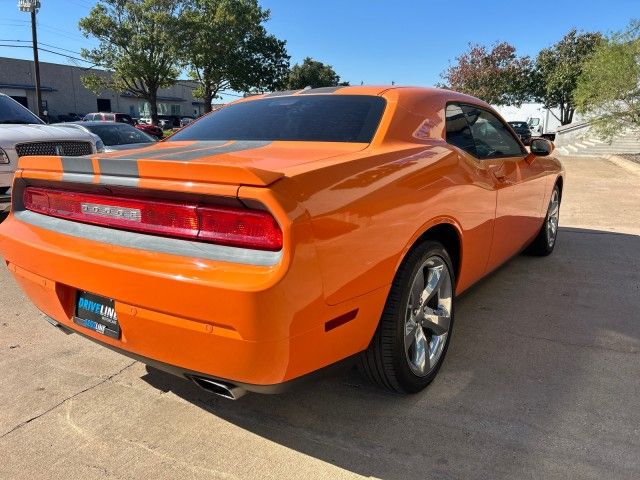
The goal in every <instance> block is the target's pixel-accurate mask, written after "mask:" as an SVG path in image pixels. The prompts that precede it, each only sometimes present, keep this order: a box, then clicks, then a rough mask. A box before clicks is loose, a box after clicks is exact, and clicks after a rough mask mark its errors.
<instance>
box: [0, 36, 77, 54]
mask: <svg viewBox="0 0 640 480" xmlns="http://www.w3.org/2000/svg"><path fill="white" fill-rule="evenodd" d="M0 42H16V43H28V44H29V45H31V43H32V42H31V40H9V39H8V38H0ZM38 43H39V44H40V45H44V46H45V47H51V48H55V49H56V50H62V51H63V52H69V53H75V54H76V55H82V54H81V53H80V52H76V51H75V50H69V49H67V48H62V47H58V46H56V45H51V44H50V43H44V42H38Z"/></svg>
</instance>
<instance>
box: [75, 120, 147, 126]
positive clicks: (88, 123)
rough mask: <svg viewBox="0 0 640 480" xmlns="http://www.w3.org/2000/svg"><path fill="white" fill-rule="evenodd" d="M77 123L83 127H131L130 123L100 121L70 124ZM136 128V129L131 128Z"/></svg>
mask: <svg viewBox="0 0 640 480" xmlns="http://www.w3.org/2000/svg"><path fill="white" fill-rule="evenodd" d="M69 123H76V124H78V125H83V126H85V127H91V126H94V125H95V126H97V125H115V126H116V128H127V127H131V125H129V124H128V123H120V122H101V121H100V120H87V121H86V122H69ZM122 125H126V127H122ZM131 128H135V127H131Z"/></svg>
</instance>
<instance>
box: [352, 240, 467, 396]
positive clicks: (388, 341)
mask: <svg viewBox="0 0 640 480" xmlns="http://www.w3.org/2000/svg"><path fill="white" fill-rule="evenodd" d="M434 256H436V257H439V259H441V260H443V263H444V265H445V266H446V268H447V270H448V274H449V278H450V282H451V304H450V308H449V310H450V312H449V314H450V321H449V322H450V323H449V327H448V333H447V336H446V338H445V340H444V347H443V348H442V353H441V354H440V357H439V359H438V360H437V363H436V364H435V366H433V367H431V368H430V370H429V371H428V373H427V374H426V375H424V376H418V375H416V374H415V373H414V372H413V371H412V369H411V366H410V364H409V360H408V358H407V357H408V354H406V353H405V339H404V328H405V316H406V314H407V306H408V302H409V298H410V290H411V288H412V285H413V279H414V278H415V277H416V274H417V272H418V270H419V269H420V268H421V266H423V265H424V263H425V261H427V260H428V259H430V258H432V257H434ZM454 304H455V277H454V269H453V266H452V263H451V258H450V257H449V254H448V253H447V251H446V250H445V248H444V247H443V246H442V244H440V243H439V242H435V241H430V240H427V241H424V242H423V243H421V244H419V245H418V246H416V247H415V248H414V249H413V250H411V251H410V252H409V254H407V257H406V258H405V259H404V261H403V262H402V264H401V265H400V268H399V269H398V272H397V273H396V276H395V278H394V280H393V284H392V286H391V290H390V292H389V296H388V297H387V302H386V304H385V307H384V310H383V312H382V316H381V318H380V323H379V324H378V328H377V330H376V332H375V334H374V336H373V339H372V340H371V343H370V344H369V347H368V348H367V350H365V351H364V352H362V354H361V355H360V369H361V371H362V372H363V373H364V374H365V375H366V376H367V377H368V378H369V379H370V380H371V381H372V382H373V383H375V384H377V385H379V386H381V387H383V388H385V389H387V390H391V391H393V392H397V393H416V392H419V391H421V390H423V389H424V388H425V387H426V386H427V385H429V384H430V383H431V381H432V380H433V379H434V378H435V376H436V374H437V373H438V370H439V369H440V366H441V365H442V362H443V360H444V358H445V355H446V352H447V348H448V346H449V341H450V340H451V333H452V329H453V319H454Z"/></svg>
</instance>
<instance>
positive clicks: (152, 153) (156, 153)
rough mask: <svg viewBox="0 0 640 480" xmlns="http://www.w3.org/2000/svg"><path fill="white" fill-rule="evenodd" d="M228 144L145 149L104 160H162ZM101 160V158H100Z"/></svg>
mask: <svg viewBox="0 0 640 480" xmlns="http://www.w3.org/2000/svg"><path fill="white" fill-rule="evenodd" d="M225 143H228V142H226V141H215V142H194V143H191V144H189V145H176V146H175V147H173V146H171V147H163V148H153V147H150V148H149V147H145V148H142V149H136V150H131V151H129V152H123V153H122V155H117V156H111V155H110V156H108V157H102V158H105V159H106V158H113V159H116V158H117V159H123V158H124V159H128V160H141V159H143V158H161V157H162V156H164V155H171V154H173V153H179V152H188V151H189V150H194V149H196V148H205V147H215V146H219V145H224V144H225ZM98 158H100V157H98Z"/></svg>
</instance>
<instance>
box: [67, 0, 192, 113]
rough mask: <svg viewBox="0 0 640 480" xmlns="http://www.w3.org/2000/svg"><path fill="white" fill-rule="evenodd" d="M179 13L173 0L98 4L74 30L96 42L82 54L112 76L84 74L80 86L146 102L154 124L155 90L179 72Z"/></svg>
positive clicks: (101, 1)
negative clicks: (123, 94) (141, 99)
mask: <svg viewBox="0 0 640 480" xmlns="http://www.w3.org/2000/svg"><path fill="white" fill-rule="evenodd" d="M182 10H183V4H182V2H179V1H176V0H99V2H98V4H97V5H96V6H95V7H93V8H92V9H91V11H90V12H89V15H88V16H86V17H84V18H82V19H81V20H80V23H79V26H80V29H81V30H82V32H83V33H84V35H85V36H86V37H88V36H93V37H95V38H97V39H98V40H99V42H100V43H99V45H98V47H97V48H94V49H85V48H83V49H82V50H81V52H82V56H83V57H84V58H86V59H87V60H88V61H90V62H92V63H94V64H96V65H98V66H99V67H102V68H104V69H106V70H109V71H111V72H112V75H96V74H94V75H87V76H85V77H83V79H82V82H83V84H84V85H85V86H86V87H87V88H88V89H90V90H92V91H94V92H96V93H100V92H101V91H102V90H104V89H106V88H109V89H113V90H115V91H117V92H128V93H131V94H132V95H135V96H137V97H140V98H143V99H145V100H147V101H148V102H149V105H150V110H151V120H152V122H153V123H154V124H157V123H158V106H157V97H158V90H159V89H160V88H164V87H169V86H171V85H172V84H173V83H174V82H175V81H176V79H177V78H178V74H179V67H180V61H179V49H178V46H177V43H176V38H178V37H179V34H180V32H181V17H182Z"/></svg>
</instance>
